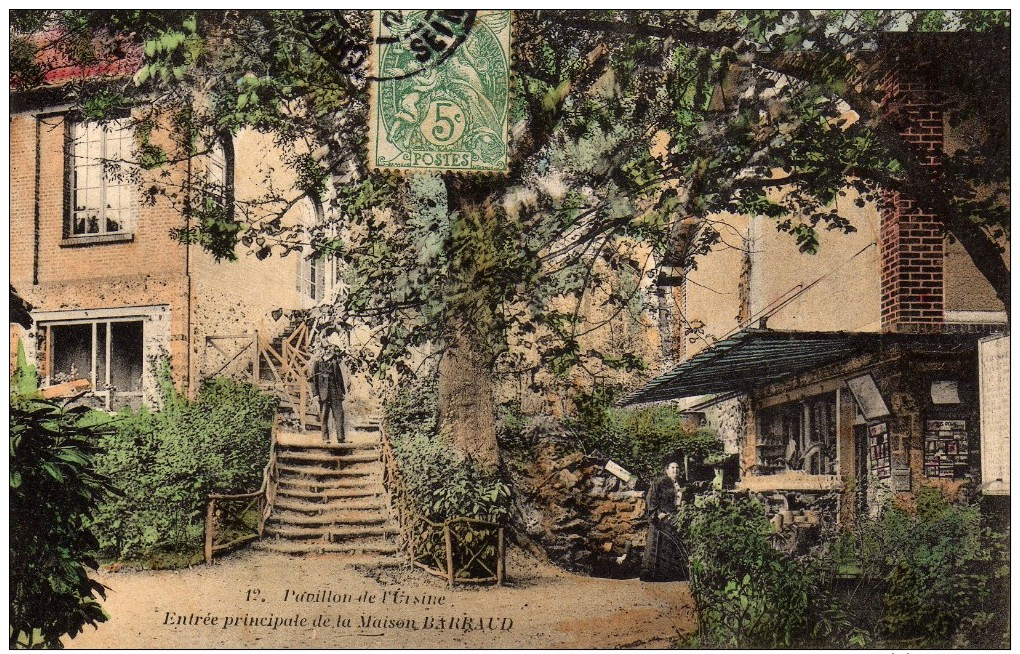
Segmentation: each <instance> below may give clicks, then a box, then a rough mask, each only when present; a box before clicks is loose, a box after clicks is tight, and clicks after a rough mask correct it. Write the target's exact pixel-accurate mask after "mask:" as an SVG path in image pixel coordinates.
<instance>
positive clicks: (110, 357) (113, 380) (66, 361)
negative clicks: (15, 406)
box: [40, 319, 145, 410]
mask: <svg viewBox="0 0 1020 654" xmlns="http://www.w3.org/2000/svg"><path fill="white" fill-rule="evenodd" d="M144 332H145V329H144V323H143V321H142V320H138V319H110V320H79V321H67V322H54V323H46V324H40V335H41V338H42V340H43V343H42V346H43V347H42V350H43V354H44V356H45V361H46V366H45V368H46V374H47V377H48V379H49V383H50V384H58V383H62V382H66V381H73V380H76V379H87V380H89V383H90V384H91V385H92V388H93V394H94V395H95V396H96V397H98V398H100V399H101V401H102V403H103V405H104V406H105V408H107V409H111V410H118V409H121V408H123V407H125V406H128V405H130V406H138V405H139V404H140V402H141V399H142V374H143V369H144V359H145V341H144Z"/></svg>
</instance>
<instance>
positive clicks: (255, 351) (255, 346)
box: [251, 329, 262, 384]
mask: <svg viewBox="0 0 1020 654" xmlns="http://www.w3.org/2000/svg"><path fill="white" fill-rule="evenodd" d="M261 360H262V357H261V356H260V355H259V330H257V329H256V330H255V334H254V335H253V336H252V360H251V383H253V384H258V383H259V380H260V379H262V375H260V374H259V372H260V371H259V362H260V361H261Z"/></svg>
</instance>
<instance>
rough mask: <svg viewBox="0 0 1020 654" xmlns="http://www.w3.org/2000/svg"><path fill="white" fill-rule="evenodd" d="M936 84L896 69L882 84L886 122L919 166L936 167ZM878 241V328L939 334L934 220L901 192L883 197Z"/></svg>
mask: <svg viewBox="0 0 1020 654" xmlns="http://www.w3.org/2000/svg"><path fill="white" fill-rule="evenodd" d="M935 86H936V84H935V83H934V82H933V81H932V79H931V77H930V76H929V75H927V74H926V71H925V70H923V69H918V68H913V67H912V68H909V69H907V68H897V69H896V70H895V71H893V72H892V73H890V74H889V75H888V76H887V77H886V79H885V80H884V83H883V87H884V90H885V93H886V95H887V99H888V101H889V106H890V108H891V112H890V119H891V120H892V121H893V122H894V123H895V124H897V125H898V127H899V130H900V134H901V135H902V137H903V139H904V141H905V142H906V143H907V144H909V146H911V147H913V150H914V155H915V156H916V157H917V159H918V161H919V162H920V163H921V165H922V166H925V167H928V168H936V170H937V166H938V165H939V157H938V153H939V152H940V151H941V150H942V148H943V144H944V139H945V127H944V120H943V115H942V110H941V108H940V103H941V99H940V95H939V91H938V89H937V88H935ZM881 214H882V227H881V233H880V237H879V244H880V251H881V256H882V258H881V262H882V263H881V276H882V329H883V331H893V332H929V331H941V329H942V325H943V323H944V322H945V306H944V291H943V289H944V286H943V284H944V275H945V250H944V248H945V239H944V234H943V229H942V223H941V221H940V220H939V218H938V216H936V215H934V214H931V213H926V212H925V211H924V210H923V209H921V208H920V207H919V206H918V203H917V202H916V201H915V199H913V198H909V197H906V196H904V195H903V194H902V193H896V192H888V193H885V194H883V198H882V203H881Z"/></svg>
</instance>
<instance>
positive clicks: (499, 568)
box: [496, 527, 506, 586]
mask: <svg viewBox="0 0 1020 654" xmlns="http://www.w3.org/2000/svg"><path fill="white" fill-rule="evenodd" d="M505 554H506V550H504V549H503V528H502V527H500V528H499V535H498V544H497V545H496V585H497V586H502V585H503V578H504V576H505V575H506V558H505Z"/></svg>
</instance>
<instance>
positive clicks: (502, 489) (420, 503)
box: [386, 379, 510, 523]
mask: <svg viewBox="0 0 1020 654" xmlns="http://www.w3.org/2000/svg"><path fill="white" fill-rule="evenodd" d="M437 407H438V402H437V388H436V381H435V379H426V380H423V381H419V382H417V383H415V384H410V385H407V386H405V387H403V388H402V389H401V390H400V391H399V392H398V393H397V394H396V395H395V396H394V397H393V398H392V399H391V401H390V402H388V403H387V405H386V427H387V432H388V433H389V435H390V439H391V441H392V443H393V453H394V455H395V456H396V458H397V461H398V463H399V465H400V470H401V473H402V475H401V476H402V478H403V481H404V485H405V487H406V489H407V492H408V494H409V495H410V497H411V499H412V501H413V502H414V504H415V508H416V509H417V512H418V513H419V514H420V515H421V516H422V517H425V518H428V519H429V520H432V521H433V522H443V521H445V520H447V519H449V518H454V517H458V516H460V517H465V518H477V519H480V520H489V521H492V522H498V523H503V522H505V521H506V519H507V517H508V515H509V507H510V502H509V499H510V488H509V486H507V485H506V484H505V483H503V481H502V480H501V479H499V478H498V477H492V476H486V475H483V474H480V473H479V472H478V470H477V469H476V468H475V466H473V465H471V463H470V462H469V461H467V460H465V459H464V457H463V456H462V455H461V454H460V453H459V452H458V451H457V450H456V449H455V448H454V447H453V446H452V445H450V444H449V442H448V441H447V440H446V438H445V437H444V436H443V435H442V434H439V433H438V432H437V416H438V408H437Z"/></svg>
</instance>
